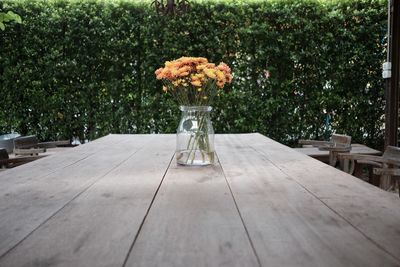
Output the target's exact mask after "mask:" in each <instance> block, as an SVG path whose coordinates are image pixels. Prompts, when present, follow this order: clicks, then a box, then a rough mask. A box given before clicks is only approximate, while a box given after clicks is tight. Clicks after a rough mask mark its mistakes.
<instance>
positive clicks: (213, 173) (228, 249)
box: [126, 165, 258, 266]
mask: <svg viewBox="0 0 400 267" xmlns="http://www.w3.org/2000/svg"><path fill="white" fill-rule="evenodd" d="M126 266H258V262H257V258H256V256H255V254H254V252H253V250H252V247H251V244H250V242H249V239H248V236H247V235H246V231H245V228H244V227H243V224H242V222H241V219H240V216H239V214H238V212H237V210H236V207H235V203H234V201H233V199H232V196H231V193H230V191H229V188H228V186H227V183H226V180H225V178H224V176H223V173H222V170H221V168H220V166H219V165H216V166H209V167H203V168H201V167H200V168H190V167H183V166H176V165H175V166H174V165H172V166H171V167H170V169H169V170H168V173H167V175H166V177H165V179H164V182H163V184H162V186H161V188H160V191H159V193H158V195H157V198H156V199H155V202H154V203H153V207H152V209H151V210H150V213H149V215H148V216H147V218H146V221H145V223H144V225H143V229H142V230H141V232H140V234H139V237H138V239H137V242H136V243H135V246H134V247H133V250H132V252H131V254H130V257H129V259H128V261H127V264H126Z"/></svg>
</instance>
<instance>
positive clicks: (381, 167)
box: [340, 146, 400, 189]
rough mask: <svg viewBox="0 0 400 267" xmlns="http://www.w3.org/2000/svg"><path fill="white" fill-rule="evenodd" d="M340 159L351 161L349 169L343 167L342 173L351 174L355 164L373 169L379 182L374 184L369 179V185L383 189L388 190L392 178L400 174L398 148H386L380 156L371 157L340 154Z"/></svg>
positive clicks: (399, 149)
mask: <svg viewBox="0 0 400 267" xmlns="http://www.w3.org/2000/svg"><path fill="white" fill-rule="evenodd" d="M340 158H341V159H343V160H346V161H351V167H350V168H349V165H348V164H347V165H345V168H344V171H345V172H348V173H350V174H352V173H353V172H354V167H355V165H356V164H359V165H367V166H370V167H372V168H374V169H373V173H374V174H375V175H379V176H380V177H379V181H378V182H374V181H372V180H371V179H373V177H371V174H370V177H369V179H370V181H369V182H371V183H375V184H376V185H380V187H381V188H383V189H388V188H389V186H390V181H391V177H392V176H398V175H399V174H400V170H399V168H400V148H398V147H394V146H388V147H387V148H386V150H385V152H384V153H383V155H382V156H371V155H360V154H341V155H340Z"/></svg>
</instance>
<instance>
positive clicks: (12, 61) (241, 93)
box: [0, 0, 386, 147]
mask: <svg viewBox="0 0 400 267" xmlns="http://www.w3.org/2000/svg"><path fill="white" fill-rule="evenodd" d="M193 2H195V1H192V5H191V10H190V12H189V13H187V14H186V15H183V16H180V17H170V16H168V17H159V16H157V15H156V14H155V13H154V12H153V10H152V8H151V7H150V5H149V4H148V3H138V2H128V1H122V0H119V1H118V0H116V1H100V0H98V1H68V0H58V1H48V0H38V1H28V0H23V1H13V0H6V1H4V3H3V9H4V10H13V11H14V12H16V13H18V14H20V15H21V17H22V18H23V24H21V25H20V24H9V25H8V27H7V29H6V31H4V32H0V96H1V101H0V132H9V131H12V130H14V131H18V132H20V133H22V134H36V135H38V136H39V137H40V138H41V139H57V138H72V137H78V138H80V139H81V140H84V139H94V138H97V137H99V136H103V135H105V134H108V133H173V132H174V131H175V129H176V126H177V122H178V119H179V115H180V114H179V110H178V108H177V106H176V104H175V103H174V102H173V100H172V99H171V98H169V97H168V96H167V95H164V94H163V93H162V91H161V84H160V83H159V82H158V81H156V79H155V78H154V70H155V69H156V68H158V67H159V66H160V65H161V64H162V63H163V62H164V61H165V60H170V59H174V58H178V57H180V56H183V55H188V56H203V57H207V58H209V60H210V61H211V62H215V63H218V62H220V61H224V62H226V63H227V64H229V65H230V66H232V70H233V72H234V75H235V78H234V82H233V84H232V85H231V86H230V87H228V88H226V90H225V91H226V92H225V93H224V94H223V95H221V96H220V98H219V99H218V100H217V101H216V103H215V105H214V112H213V122H214V127H215V129H216V132H218V133H239V132H255V131H257V132H260V133H263V134H266V135H268V136H269V137H271V138H274V139H276V140H278V141H280V142H283V143H286V144H289V145H293V144H295V143H296V140H297V139H299V138H317V139H323V138H324V137H325V135H326V134H328V132H327V129H326V126H325V125H324V121H325V118H326V113H328V112H330V113H331V114H333V115H332V119H333V120H332V130H334V131H336V132H339V133H346V134H349V135H352V136H353V139H354V140H355V141H356V142H364V143H367V144H369V145H373V146H375V147H377V146H379V145H380V144H381V143H382V139H383V131H382V129H381V128H382V125H383V114H384V96H383V93H384V84H383V80H382V79H381V69H380V67H381V63H382V61H384V59H385V42H386V39H385V38H384V37H385V32H386V10H385V8H386V4H385V1H383V0H372V1H367V0H357V1H352V0H345V1H343V0H334V1H327V2H323V1H322V2H321V1H297V0H273V1H253V2H248V1H228V2H223V1H222V2H221V1H219V2H213V1H202V2H197V3H193Z"/></svg>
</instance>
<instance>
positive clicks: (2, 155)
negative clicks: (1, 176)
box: [0, 148, 9, 160]
mask: <svg viewBox="0 0 400 267" xmlns="http://www.w3.org/2000/svg"><path fill="white" fill-rule="evenodd" d="M8 158H9V157H8V153H7V150H6V149H5V148H0V160H2V159H8Z"/></svg>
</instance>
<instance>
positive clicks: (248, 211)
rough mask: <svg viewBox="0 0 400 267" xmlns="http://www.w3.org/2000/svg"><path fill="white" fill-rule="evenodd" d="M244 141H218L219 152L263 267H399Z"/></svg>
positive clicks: (249, 140) (226, 138)
mask: <svg viewBox="0 0 400 267" xmlns="http://www.w3.org/2000/svg"><path fill="white" fill-rule="evenodd" d="M241 137H242V138H238V137H237V136H218V138H217V145H216V149H217V151H218V156H219V158H220V161H221V165H222V166H223V169H224V172H225V174H226V176H227V179H228V181H229V183H230V185H231V188H232V191H233V195H234V197H235V199H236V201H237V204H238V207H239V210H240V212H241V214H242V216H243V219H244V222H245V225H246V226H247V228H248V231H249V234H250V237H251V239H252V240H253V242H254V246H255V249H256V252H257V254H258V255H259V257H260V260H261V263H262V265H263V266H398V265H399V261H397V260H396V259H394V258H393V257H392V256H391V255H389V254H388V253H386V252H385V251H383V250H382V249H380V248H379V247H378V246H376V245H375V244H374V243H373V242H371V241H370V240H369V239H367V238H366V237H365V236H364V235H363V234H361V233H360V232H359V231H358V230H357V229H355V228H354V227H353V226H352V225H351V224H349V223H348V222H347V221H346V220H344V219H343V218H341V217H340V216H338V215H337V214H336V213H335V212H334V211H332V210H331V209H330V208H328V207H327V206H326V205H325V204H324V203H323V202H321V201H320V200H319V199H318V198H316V197H315V196H313V195H312V194H310V192H308V191H307V190H306V189H304V188H303V187H302V186H300V185H299V184H298V183H297V182H295V181H294V180H293V179H292V178H291V177H290V176H288V175H286V174H285V173H284V172H282V171H281V170H280V169H279V168H278V167H276V166H275V165H274V164H273V163H272V162H271V161H273V158H272V159H270V160H267V159H264V158H263V156H262V155H261V154H260V153H259V152H258V151H256V150H254V149H252V148H251V147H250V146H249V144H252V143H253V144H254V142H257V138H253V136H252V135H250V136H241ZM274 152H275V153H274V154H273V155H274V156H278V155H279V154H285V153H284V152H279V151H278V150H276V151H274ZM282 156H283V155H282ZM278 157H279V156H278ZM302 157H304V158H306V159H307V157H306V156H303V155H302ZM308 160H310V161H311V164H312V163H313V162H314V161H315V160H313V159H311V158H308ZM336 172H338V171H336ZM332 178H334V177H332Z"/></svg>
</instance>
